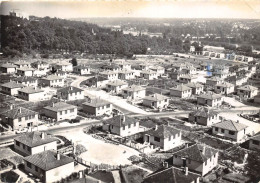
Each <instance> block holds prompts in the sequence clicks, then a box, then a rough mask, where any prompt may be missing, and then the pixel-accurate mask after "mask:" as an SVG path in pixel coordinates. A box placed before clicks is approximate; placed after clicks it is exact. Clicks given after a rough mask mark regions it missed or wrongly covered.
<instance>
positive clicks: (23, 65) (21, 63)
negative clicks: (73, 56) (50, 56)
mask: <svg viewBox="0 0 260 183" xmlns="http://www.w3.org/2000/svg"><path fill="white" fill-rule="evenodd" d="M14 65H16V66H18V68H21V67H31V64H30V62H26V61H20V60H19V61H17V62H14Z"/></svg>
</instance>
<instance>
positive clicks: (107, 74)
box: [99, 70, 118, 80]
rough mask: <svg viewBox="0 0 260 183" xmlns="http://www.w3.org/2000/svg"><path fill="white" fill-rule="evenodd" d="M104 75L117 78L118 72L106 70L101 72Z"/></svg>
mask: <svg viewBox="0 0 260 183" xmlns="http://www.w3.org/2000/svg"><path fill="white" fill-rule="evenodd" d="M99 74H100V75H101V76H102V77H105V78H106V79H108V80H117V79H118V73H117V72H114V71H110V70H106V71H103V72H100V73H99Z"/></svg>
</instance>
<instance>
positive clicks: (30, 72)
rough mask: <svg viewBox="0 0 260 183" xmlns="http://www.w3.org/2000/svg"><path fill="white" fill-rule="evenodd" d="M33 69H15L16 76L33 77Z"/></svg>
mask: <svg viewBox="0 0 260 183" xmlns="http://www.w3.org/2000/svg"><path fill="white" fill-rule="evenodd" d="M34 71H35V70H34V69H33V68H30V67H21V68H17V72H16V74H17V75H19V76H33V73H34Z"/></svg>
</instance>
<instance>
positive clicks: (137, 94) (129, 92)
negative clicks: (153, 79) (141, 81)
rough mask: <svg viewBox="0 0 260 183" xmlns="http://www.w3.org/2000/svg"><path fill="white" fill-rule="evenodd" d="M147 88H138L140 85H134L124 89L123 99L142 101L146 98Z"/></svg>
mask: <svg viewBox="0 0 260 183" xmlns="http://www.w3.org/2000/svg"><path fill="white" fill-rule="evenodd" d="M145 92H146V90H145V88H143V87H141V86H138V85H132V86H128V87H127V88H124V89H123V92H122V95H123V98H128V99H132V100H135V99H142V98H144V97H145Z"/></svg>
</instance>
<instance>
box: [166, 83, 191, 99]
mask: <svg viewBox="0 0 260 183" xmlns="http://www.w3.org/2000/svg"><path fill="white" fill-rule="evenodd" d="M170 95H171V96H174V97H180V98H188V97H191V95H192V89H191V88H190V87H188V86H185V85H178V86H176V87H173V88H170Z"/></svg>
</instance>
